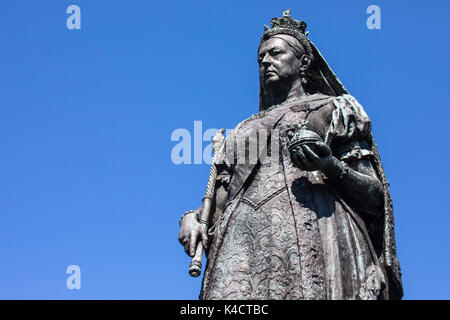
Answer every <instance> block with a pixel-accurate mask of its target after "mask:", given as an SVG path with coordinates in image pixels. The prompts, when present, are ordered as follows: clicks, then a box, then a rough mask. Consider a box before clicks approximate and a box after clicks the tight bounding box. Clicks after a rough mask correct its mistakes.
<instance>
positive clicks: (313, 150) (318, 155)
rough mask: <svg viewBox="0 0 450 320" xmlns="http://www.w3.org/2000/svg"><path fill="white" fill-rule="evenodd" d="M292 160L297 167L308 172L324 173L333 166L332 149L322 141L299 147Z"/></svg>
mask: <svg viewBox="0 0 450 320" xmlns="http://www.w3.org/2000/svg"><path fill="white" fill-rule="evenodd" d="M291 159H292V161H293V163H294V165H295V166H296V167H298V168H300V169H302V170H306V171H317V170H321V171H323V170H326V169H327V168H328V167H329V166H331V165H332V164H333V156H332V153H331V149H330V147H328V146H327V145H326V144H325V143H324V142H322V141H315V142H310V143H308V144H303V145H300V146H298V147H297V148H295V150H293V152H292V153H291Z"/></svg>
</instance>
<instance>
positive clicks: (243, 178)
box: [200, 94, 386, 299]
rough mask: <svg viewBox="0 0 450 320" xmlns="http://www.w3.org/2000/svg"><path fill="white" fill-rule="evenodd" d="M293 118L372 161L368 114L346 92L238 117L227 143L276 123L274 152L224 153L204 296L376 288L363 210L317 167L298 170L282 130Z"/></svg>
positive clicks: (381, 279) (340, 295) (334, 293)
mask: <svg viewBox="0 0 450 320" xmlns="http://www.w3.org/2000/svg"><path fill="white" fill-rule="evenodd" d="M300 120H307V121H308V123H309V129H310V130H313V131H315V132H316V133H318V134H319V135H320V136H321V137H322V139H323V140H324V141H325V143H327V144H328V145H329V146H330V148H331V150H332V152H333V156H335V157H336V158H338V159H340V160H341V161H346V162H351V161H355V160H358V159H369V160H373V153H372V151H371V140H370V137H371V134H370V131H371V126H370V120H369V118H368V117H367V115H366V113H365V112H364V110H363V109H362V107H361V106H360V105H359V104H358V102H357V101H356V100H355V99H354V98H353V97H352V96H349V95H344V96H340V97H330V96H325V95H322V94H316V95H312V96H306V97H304V98H302V99H300V100H297V101H294V102H290V103H285V104H282V105H279V106H275V107H272V108H271V109H268V110H266V111H263V112H260V113H258V114H257V115H255V116H253V117H251V118H249V119H247V120H245V121H244V122H242V123H240V124H239V125H238V126H237V127H236V128H235V129H234V130H233V131H232V132H231V133H230V134H229V136H228V137H227V142H228V141H231V140H232V139H234V141H236V145H238V146H242V145H243V146H245V147H244V149H245V148H248V144H247V145H246V144H245V142H244V141H248V140H246V139H250V141H251V139H252V138H251V137H252V136H253V135H252V134H254V132H255V130H261V129H267V130H269V131H270V130H271V132H275V131H277V130H278V131H277V132H278V134H279V143H280V146H281V148H279V150H280V152H279V158H277V157H267V158H266V159H264V161H257V162H256V163H255V164H241V163H237V164H233V159H231V160H230V159H229V157H228V158H227V156H225V157H224V156H223V155H222V159H223V162H224V163H225V167H226V169H227V171H228V174H229V177H228V179H230V178H231V182H230V183H229V186H228V194H229V199H228V202H227V206H226V209H225V211H224V212H223V214H222V215H221V216H220V217H219V218H218V219H217V222H216V223H215V225H214V226H213V228H212V230H211V232H212V234H213V238H212V242H211V245H210V249H209V251H208V263H207V266H206V271H205V276H204V279H203V283H202V290H201V294H200V298H201V299H377V298H379V297H380V293H381V291H382V289H383V287H384V284H385V275H386V274H385V270H384V269H382V268H380V264H379V262H378V259H377V255H376V253H375V250H374V248H373V245H372V243H371V239H370V236H369V235H368V232H367V229H366V226H365V223H364V217H365V216H366V215H368V213H365V212H364V211H363V210H361V209H359V208H357V207H355V206H354V205H352V204H351V203H350V202H349V201H347V200H346V195H345V194H342V192H341V191H340V190H337V189H336V188H335V187H333V186H332V185H331V183H330V181H329V180H328V179H327V178H326V177H325V176H324V175H323V174H322V173H321V172H320V171H313V172H307V171H302V170H301V169H299V168H297V167H294V165H293V164H292V162H291V159H290V156H289V152H288V150H287V136H286V132H287V130H288V129H289V128H292V126H293V125H295V124H297V123H298V122H299V121H300ZM268 140H269V139H268ZM268 140H267V141H265V140H262V141H259V146H262V145H264V144H266V143H268ZM240 142H244V144H240ZM268 148H269V147H268ZM271 151H272V150H271ZM222 152H224V151H222ZM247 153H248V150H247ZM273 154H274V153H273V152H272V155H273ZM234 156H236V155H234ZM219 158H220V157H219ZM234 160H235V159H234ZM234 162H236V161H234ZM222 177H223V176H222ZM380 215H383V213H382V212H381V213H380Z"/></svg>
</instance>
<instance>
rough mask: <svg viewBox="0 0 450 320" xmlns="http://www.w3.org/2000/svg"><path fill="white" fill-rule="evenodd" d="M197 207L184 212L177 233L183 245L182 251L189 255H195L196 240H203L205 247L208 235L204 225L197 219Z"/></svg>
mask: <svg viewBox="0 0 450 320" xmlns="http://www.w3.org/2000/svg"><path fill="white" fill-rule="evenodd" d="M198 210H199V209H197V210H195V211H193V212H191V213H188V214H186V215H185V216H184V217H183V219H182V220H181V222H180V224H181V226H180V233H179V234H178V241H179V242H180V243H181V245H182V246H183V247H184V251H185V252H186V254H187V255H189V256H190V257H193V256H194V255H195V250H196V248H197V243H198V241H200V240H201V241H202V242H203V246H204V247H205V248H206V244H207V240H208V236H207V232H206V227H205V225H204V224H201V223H199V222H198V221H197V211H198Z"/></svg>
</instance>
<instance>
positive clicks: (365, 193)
mask: <svg viewBox="0 0 450 320" xmlns="http://www.w3.org/2000/svg"><path fill="white" fill-rule="evenodd" d="M291 156H292V160H293V162H294V165H296V166H297V167H299V168H300V169H302V170H306V171H316V170H320V171H322V173H323V174H324V175H325V176H326V177H328V178H329V179H330V181H331V183H332V184H333V185H335V186H336V189H338V190H340V191H341V194H344V195H345V197H346V198H348V199H350V200H351V201H352V202H353V203H354V204H355V205H356V206H357V207H359V208H361V209H362V210H364V211H365V212H367V213H369V214H373V215H378V214H380V213H382V212H383V206H384V194H383V188H382V185H381V182H380V181H379V180H378V177H377V175H376V173H375V170H374V169H373V167H372V165H371V163H370V161H369V160H366V159H360V160H355V161H352V162H350V163H349V164H347V163H346V162H344V161H339V160H338V159H337V158H335V157H333V155H332V153H331V149H330V148H329V147H328V146H327V145H326V144H325V143H323V142H322V141H317V142H314V143H309V144H308V145H303V146H301V147H298V148H297V149H296V150H295V152H293V154H291Z"/></svg>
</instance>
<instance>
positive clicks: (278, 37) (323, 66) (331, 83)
mask: <svg viewBox="0 0 450 320" xmlns="http://www.w3.org/2000/svg"><path fill="white" fill-rule="evenodd" d="M290 13H291V11H290V10H289V9H288V10H285V11H284V12H283V17H281V18H273V19H271V20H270V23H271V28H269V27H268V26H266V25H264V33H263V35H262V37H261V41H260V43H259V47H258V64H259V80H260V110H264V109H266V108H268V107H270V101H269V98H268V97H269V91H271V90H274V89H283V88H288V87H290V86H292V85H293V83H295V82H297V84H298V82H299V80H300V83H301V84H302V87H303V91H304V92H305V93H306V94H314V93H323V94H327V95H335V96H338V95H340V94H343V93H347V91H346V90H345V88H344V86H343V85H342V84H341V82H340V81H339V79H338V78H337V77H336V75H335V74H334V73H333V71H332V70H331V68H330V67H329V66H328V64H327V63H326V61H325V59H324V58H323V56H322V55H321V54H320V52H319V51H318V50H317V48H316V47H315V46H314V44H313V43H312V42H311V41H310V40H309V39H308V37H307V36H308V33H309V32H306V33H305V30H306V26H307V25H306V23H305V22H304V21H298V20H295V19H292V18H291V16H290Z"/></svg>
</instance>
